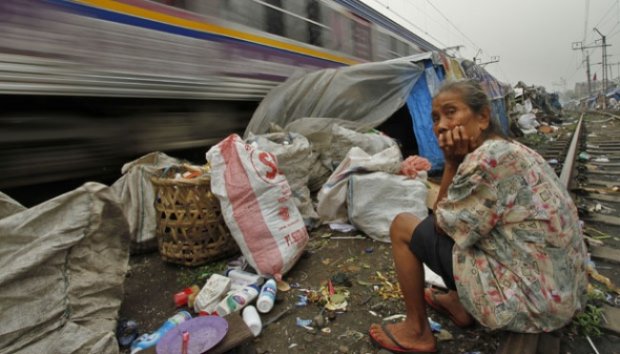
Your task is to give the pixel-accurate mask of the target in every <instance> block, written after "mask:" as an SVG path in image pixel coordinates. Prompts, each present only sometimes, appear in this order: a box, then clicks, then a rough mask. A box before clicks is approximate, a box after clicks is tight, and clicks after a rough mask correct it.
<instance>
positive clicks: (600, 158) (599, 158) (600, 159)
mask: <svg viewBox="0 0 620 354" xmlns="http://www.w3.org/2000/svg"><path fill="white" fill-rule="evenodd" d="M593 161H594V162H609V158H607V157H606V156H601V157H597V158H595V159H594V160H593Z"/></svg>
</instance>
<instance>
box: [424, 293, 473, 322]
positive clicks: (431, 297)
mask: <svg viewBox="0 0 620 354" xmlns="http://www.w3.org/2000/svg"><path fill="white" fill-rule="evenodd" d="M435 294H436V291H435V290H434V289H432V288H426V289H424V301H426V304H428V306H430V307H432V308H433V310H435V311H437V312H439V313H440V314H442V315H444V316H447V317H448V318H449V319H450V320H451V321H452V323H454V324H455V325H456V326H457V327H459V328H469V327H472V326H473V325H474V324H475V321H474V320H473V319H472V320H471V321H470V322H462V321H460V320H458V319H457V318H456V317H454V315H453V314H452V313H450V311H448V309H446V308H445V307H443V306H441V305H440V304H438V303H437V302H435Z"/></svg>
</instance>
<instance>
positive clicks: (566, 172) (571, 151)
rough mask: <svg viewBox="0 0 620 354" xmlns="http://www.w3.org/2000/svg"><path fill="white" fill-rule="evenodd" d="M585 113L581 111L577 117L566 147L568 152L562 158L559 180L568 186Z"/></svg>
mask: <svg viewBox="0 0 620 354" xmlns="http://www.w3.org/2000/svg"><path fill="white" fill-rule="evenodd" d="M584 115H585V113H581V117H579V122H578V123H577V128H575V132H574V133H573V138H572V140H571V142H570V146H569V148H568V153H567V154H566V159H565V160H564V164H563V165H562V172H560V182H561V183H562V184H563V185H564V186H565V187H566V188H568V186H569V183H570V179H571V177H572V174H573V171H574V168H573V166H574V165H575V160H576V154H577V144H578V143H579V137H580V135H581V127H582V125H583V116H584Z"/></svg>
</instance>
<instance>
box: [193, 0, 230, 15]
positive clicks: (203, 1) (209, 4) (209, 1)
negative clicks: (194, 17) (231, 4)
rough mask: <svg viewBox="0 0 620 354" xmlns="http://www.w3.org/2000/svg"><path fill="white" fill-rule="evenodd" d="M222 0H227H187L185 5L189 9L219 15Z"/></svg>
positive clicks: (203, 13) (204, 13) (202, 13)
mask: <svg viewBox="0 0 620 354" xmlns="http://www.w3.org/2000/svg"><path fill="white" fill-rule="evenodd" d="M222 1H226V0H185V5H186V9H187V10H189V11H192V12H196V13H199V14H201V15H209V16H214V17H217V16H219V14H220V8H221V7H222V4H221V2H222Z"/></svg>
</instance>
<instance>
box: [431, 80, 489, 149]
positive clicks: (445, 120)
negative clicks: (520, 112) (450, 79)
mask: <svg viewBox="0 0 620 354" xmlns="http://www.w3.org/2000/svg"><path fill="white" fill-rule="evenodd" d="M431 115H432V119H433V132H434V133H435V136H437V138H439V136H440V135H441V134H443V133H445V132H447V131H451V130H453V129H454V128H456V127H458V126H463V128H464V129H465V132H466V133H467V135H468V137H469V138H470V139H471V140H473V141H479V139H480V135H481V134H482V132H483V131H484V130H485V129H486V128H487V127H488V126H489V112H488V111H487V110H484V111H483V112H481V113H474V112H473V111H472V110H471V108H469V106H468V105H467V104H466V103H465V102H464V101H463V99H462V97H461V93H460V92H458V91H455V90H452V91H444V92H442V93H440V94H439V95H437V96H436V97H435V98H434V99H433V111H432V113H431Z"/></svg>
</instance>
